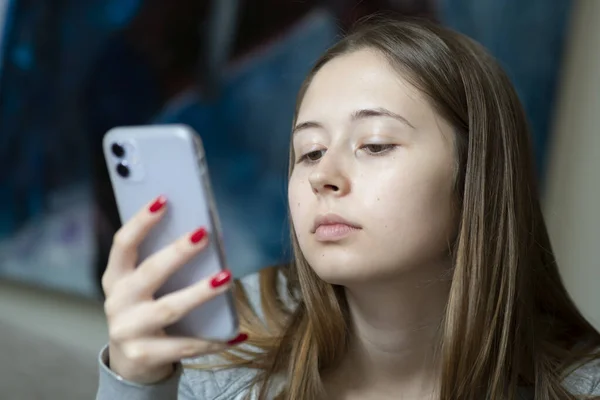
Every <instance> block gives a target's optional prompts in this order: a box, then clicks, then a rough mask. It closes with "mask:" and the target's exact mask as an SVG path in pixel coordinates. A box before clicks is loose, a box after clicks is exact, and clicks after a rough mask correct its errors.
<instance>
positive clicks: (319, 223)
mask: <svg viewBox="0 0 600 400" xmlns="http://www.w3.org/2000/svg"><path fill="white" fill-rule="evenodd" d="M360 229H362V227H361V226H360V225H358V224H356V223H354V222H351V221H348V220H347V219H345V218H342V217H341V216H339V215H337V214H325V215H320V216H318V217H317V218H316V219H315V223H314V225H313V228H312V230H311V232H312V233H313V234H314V235H315V236H316V238H317V240H318V241H320V242H332V241H338V240H341V239H343V238H345V237H347V236H349V235H351V234H352V233H354V232H356V231H358V230H360Z"/></svg>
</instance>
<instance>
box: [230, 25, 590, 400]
mask: <svg viewBox="0 0 600 400" xmlns="http://www.w3.org/2000/svg"><path fill="white" fill-rule="evenodd" d="M360 49H371V50H375V51H377V52H379V53H380V54H382V55H383V56H384V57H385V58H386V59H387V61H388V62H389V63H390V65H391V66H393V67H394V68H395V69H396V70H397V71H398V73H399V74H402V76H403V77H404V78H405V79H407V80H408V81H409V82H410V83H411V84H412V85H414V86H415V87H416V88H417V89H418V90H420V91H421V92H422V93H423V94H424V95H425V96H426V97H427V98H428V100H429V101H430V104H431V105H432V106H433V107H434V108H435V109H436V111H437V112H438V113H439V115H440V116H442V117H443V118H445V119H446V120H447V121H448V122H450V123H451V124H452V126H453V127H454V130H455V140H454V142H455V152H456V165H457V168H456V184H455V196H456V204H457V205H458V209H459V213H460V224H459V229H458V232H457V239H456V241H455V243H454V245H453V257H454V268H453V275H452V285H451V291H450V297H449V302H448V306H447V310H446V315H445V319H444V325H443V328H442V329H443V331H442V343H441V352H440V357H441V358H442V364H441V365H442V373H441V376H440V379H441V392H440V393H441V396H440V398H441V399H442V400H454V399H460V400H479V399H484V398H485V399H512V398H514V396H515V395H516V390H517V387H529V388H534V389H535V399H538V400H541V399H544V400H558V399H574V398H575V397H573V395H571V394H569V393H567V391H566V390H565V389H564V388H563V387H562V385H561V381H562V379H563V378H564V376H565V375H566V374H567V373H568V372H570V370H571V369H573V368H575V367H577V366H578V365H579V364H582V363H584V362H586V361H588V360H590V359H592V358H595V357H598V354H596V353H595V351H596V350H597V349H598V348H599V347H600V334H599V333H598V332H597V331H596V330H595V329H594V328H593V327H592V326H591V325H590V324H589V323H588V321H586V320H585V318H583V316H582V315H581V314H580V312H579V311H578V310H577V308H576V306H575V305H574V303H573V302H572V300H571V299H570V297H569V295H568V294H567V292H566V290H565V288H564V286H563V283H562V281H561V278H560V276H559V272H558V269H557V265H556V261H555V257H554V254H553V252H552V246H551V244H550V240H549V238H548V234H547V231H546V226H545V223H544V219H543V217H542V212H541V209H540V202H539V195H538V193H537V189H536V180H535V176H534V170H533V166H532V155H531V154H532V153H531V148H530V143H529V130H528V126H527V121H526V116H525V114H524V111H523V108H522V106H521V104H520V102H519V99H518V98H517V95H516V93H515V90H514V89H513V87H512V85H511V83H510V81H509V79H508V78H507V76H506V75H505V73H504V72H503V71H502V69H501V68H500V67H499V65H498V63H497V62H496V61H495V60H493V59H492V57H490V56H489V55H488V54H487V53H486V51H485V50H484V49H483V48H482V47H481V46H480V45H478V44H476V43H475V42H473V41H471V40H470V39H468V38H467V37H465V36H463V35H461V34H458V33H456V32H453V31H451V30H448V29H445V28H443V27H440V26H437V25H435V24H432V23H428V22H424V21H394V20H382V19H370V20H368V21H366V22H363V23H362V25H360V26H359V28H358V29H356V30H355V31H354V32H353V33H351V34H349V35H347V36H346V37H345V38H343V39H342V40H341V41H340V42H339V43H337V44H336V45H334V46H333V47H332V48H331V49H330V50H329V51H327V52H326V53H325V54H324V55H323V56H322V58H321V59H320V60H319V61H318V62H317V63H316V65H315V66H314V68H313V69H312V71H311V72H310V74H309V75H308V77H307V79H306V81H305V83H304V84H303V86H302V88H301V90H300V93H299V96H298V102H297V107H296V115H297V112H298V108H299V107H300V104H301V102H302V99H303V97H304V94H305V92H306V90H307V88H308V86H309V85H310V83H311V81H312V79H313V77H314V76H315V74H316V73H317V72H318V71H319V70H320V69H321V68H322V67H323V66H324V65H325V64H327V63H328V62H329V61H330V60H332V59H334V58H336V57H338V56H340V55H344V54H348V53H351V52H354V51H357V50H360ZM294 122H295V121H294ZM293 159H294V154H293V149H292V150H291V151H290V160H293ZM293 165H294V163H293V162H290V170H289V172H290V173H291V171H292V169H293ZM292 239H293V250H294V262H293V264H292V265H290V266H286V267H283V268H268V269H265V270H263V271H261V276H260V282H261V304H262V310H263V313H264V315H265V319H264V320H261V319H259V318H258V317H257V315H256V313H255V312H254V310H252V308H251V307H250V304H249V301H248V298H247V296H246V293H245V292H244V289H243V287H242V286H241V285H240V284H239V283H238V284H237V285H238V286H237V291H236V293H237V300H238V308H239V312H240V315H241V321H242V327H243V329H245V330H246V331H247V332H249V334H250V340H249V344H251V345H253V346H255V347H256V348H257V349H258V350H257V351H250V350H246V351H240V350H237V351H235V352H229V353H226V354H225V357H226V359H227V361H228V363H229V366H231V367H240V366H244V367H248V368H254V369H256V370H258V374H257V378H256V381H255V382H254V383H255V384H256V385H259V387H261V391H260V396H259V397H260V398H261V399H266V398H267V390H268V388H269V387H270V385H272V384H273V381H274V380H275V379H276V378H277V377H279V376H284V377H285V382H286V384H285V388H284V390H283V392H282V393H280V394H279V397H278V398H280V399H296V400H297V399H318V398H324V397H325V391H324V388H323V384H322V381H321V378H320V377H321V375H322V372H323V371H325V370H327V369H330V368H335V367H336V366H337V365H338V363H339V362H340V360H341V358H342V357H343V355H344V354H345V352H346V348H347V343H348V338H349V335H350V333H349V328H348V327H349V316H348V305H347V303H346V300H345V296H344V292H343V290H342V288H340V287H337V286H334V285H330V284H328V283H327V282H324V281H323V280H321V279H320V278H319V277H318V276H317V275H316V274H315V272H314V271H313V270H312V269H311V267H310V265H309V264H308V263H307V261H306V259H305V258H304V256H303V254H302V251H301V250H300V248H299V245H298V240H297V239H296V236H295V234H294V231H293V229H292ZM279 274H284V275H285V276H286V278H287V279H286V282H287V288H286V289H285V290H284V292H287V293H282V290H281V288H280V287H279V286H278V282H279V277H278V275H279ZM283 294H287V295H290V296H292V297H293V298H294V299H295V302H296V306H295V307H293V308H290V307H286V305H285V304H284V302H283V301H282V296H283Z"/></svg>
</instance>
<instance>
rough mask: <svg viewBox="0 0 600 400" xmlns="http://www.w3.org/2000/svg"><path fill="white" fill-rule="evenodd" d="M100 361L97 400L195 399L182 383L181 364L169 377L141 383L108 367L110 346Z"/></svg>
mask: <svg viewBox="0 0 600 400" xmlns="http://www.w3.org/2000/svg"><path fill="white" fill-rule="evenodd" d="M98 361H99V363H98V364H99V367H98V368H99V382H98V392H97V394H96V400H193V396H192V393H191V392H190V391H189V390H188V388H186V387H185V385H184V384H183V383H184V382H181V384H180V380H181V379H180V378H181V375H182V366H181V364H177V368H176V369H175V373H174V374H173V375H172V376H171V377H169V378H168V379H166V380H164V381H161V382H159V383H156V384H153V385H141V384H138V383H134V382H129V381H126V380H124V379H123V378H121V377H120V376H118V375H117V374H115V373H114V372H113V371H111V370H110V368H108V366H107V361H108V346H106V347H104V348H103V349H102V351H101V352H100V355H99V357H98ZM180 386H181V388H180Z"/></svg>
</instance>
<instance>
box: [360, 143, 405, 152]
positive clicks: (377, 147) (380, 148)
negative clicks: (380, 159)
mask: <svg viewBox="0 0 600 400" xmlns="http://www.w3.org/2000/svg"><path fill="white" fill-rule="evenodd" d="M396 147H397V145H395V144H365V145H363V146H362V147H361V150H364V151H365V152H366V153H368V154H371V155H380V154H383V153H387V152H388V151H390V150H392V149H394V148H396Z"/></svg>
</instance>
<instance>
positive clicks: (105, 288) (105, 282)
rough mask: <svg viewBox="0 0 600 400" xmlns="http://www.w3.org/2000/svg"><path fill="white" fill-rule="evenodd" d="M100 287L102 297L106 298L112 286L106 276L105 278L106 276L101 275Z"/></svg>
mask: <svg viewBox="0 0 600 400" xmlns="http://www.w3.org/2000/svg"><path fill="white" fill-rule="evenodd" d="M101 285H102V291H103V292H104V296H108V295H109V293H110V290H111V287H112V285H111V282H110V280H109V278H108V276H106V274H104V275H102V280H101Z"/></svg>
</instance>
